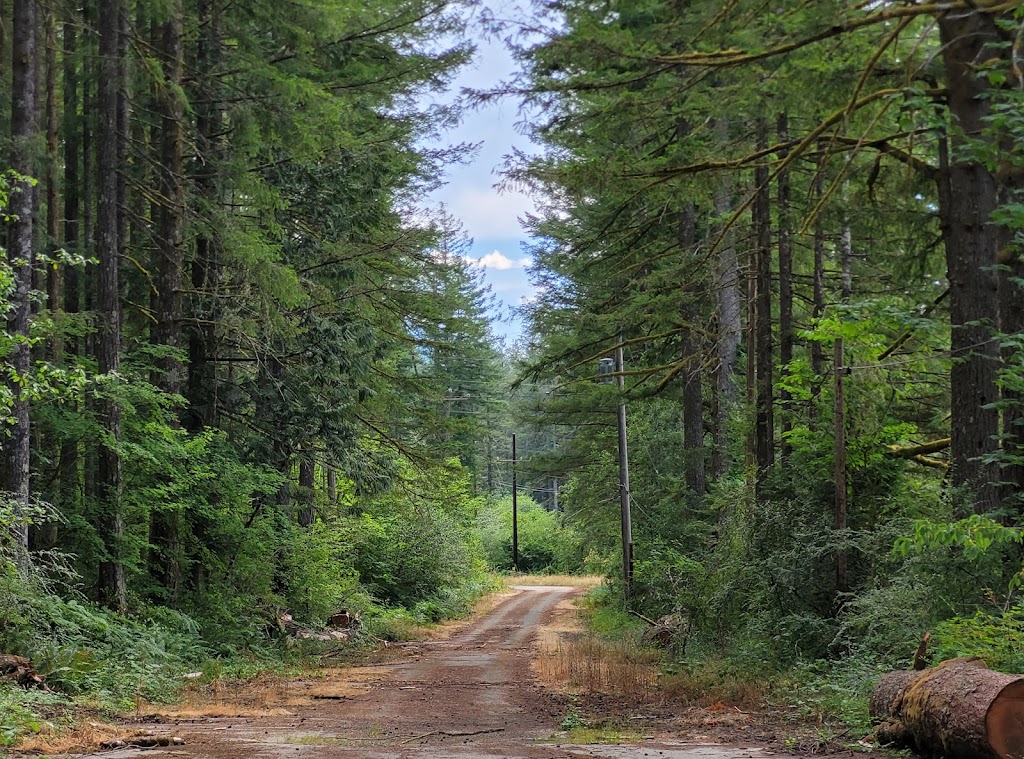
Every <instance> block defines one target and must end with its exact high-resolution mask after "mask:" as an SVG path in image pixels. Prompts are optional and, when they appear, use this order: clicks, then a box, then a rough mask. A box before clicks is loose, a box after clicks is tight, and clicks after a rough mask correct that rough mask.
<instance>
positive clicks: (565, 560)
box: [475, 496, 582, 574]
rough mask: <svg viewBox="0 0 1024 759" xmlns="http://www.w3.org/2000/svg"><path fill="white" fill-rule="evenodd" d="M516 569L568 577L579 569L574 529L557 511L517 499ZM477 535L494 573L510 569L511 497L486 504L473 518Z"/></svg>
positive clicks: (520, 498) (523, 497)
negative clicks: (517, 550) (517, 539)
mask: <svg viewBox="0 0 1024 759" xmlns="http://www.w3.org/2000/svg"><path fill="white" fill-rule="evenodd" d="M517 511H518V515H519V569H520V571H522V572H532V573H536V574H544V573H559V574H570V573H574V572H578V571H580V569H581V568H582V558H581V545H580V539H579V536H578V535H577V534H576V532H575V530H573V529H572V528H571V527H569V526H567V525H565V524H564V522H563V518H562V515H561V514H560V513H558V512H554V511H548V510H547V509H545V508H544V507H543V506H541V505H540V504H538V503H537V502H536V501H534V500H533V499H531V498H527V497H525V496H520V497H519V498H518V503H517ZM475 532H476V535H477V536H478V538H479V540H480V544H481V546H482V547H483V551H484V555H485V556H486V557H487V563H488V564H489V565H490V566H491V567H492V568H493V569H495V570H509V569H511V568H512V497H511V496H507V497H505V498H500V499H494V500H491V501H488V502H487V503H486V504H485V506H484V508H483V509H482V510H481V511H480V514H479V515H478V516H477V519H476V527H475Z"/></svg>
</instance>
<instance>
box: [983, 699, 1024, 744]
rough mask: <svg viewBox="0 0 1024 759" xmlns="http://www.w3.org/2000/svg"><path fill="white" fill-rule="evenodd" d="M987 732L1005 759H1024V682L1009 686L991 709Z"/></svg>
mask: <svg viewBox="0 0 1024 759" xmlns="http://www.w3.org/2000/svg"><path fill="white" fill-rule="evenodd" d="M985 731H986V733H987V734H988V742H989V744H990V745H991V746H992V750H993V751H995V752H996V754H998V755H999V756H1000V757H1003V759H1024V680H1017V681H1016V682H1013V683H1011V684H1010V685H1007V686H1006V687H1005V688H1003V690H1002V691H1000V693H999V695H998V696H997V697H996V699H995V701H993V703H992V706H990V707H989V710H988V716H987V717H986V719H985Z"/></svg>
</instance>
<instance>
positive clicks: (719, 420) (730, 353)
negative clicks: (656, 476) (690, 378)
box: [711, 182, 743, 478]
mask: <svg viewBox="0 0 1024 759" xmlns="http://www.w3.org/2000/svg"><path fill="white" fill-rule="evenodd" d="M731 210H732V192H731V190H730V188H729V186H728V184H726V183H724V182H723V183H722V184H721V185H720V186H719V187H718V188H717V190H716V193H715V213H716V215H717V216H718V218H719V219H722V218H725V217H727V216H728V214H729V213H730V212H731ZM715 263H716V266H715V295H716V301H717V303H716V320H717V335H716V341H715V342H716V345H715V352H716V354H717V355H716V359H717V360H716V362H715V372H714V382H715V407H714V419H713V435H714V451H713V454H712V462H711V471H712V473H713V475H714V477H715V478H718V477H722V476H723V475H724V474H725V473H726V472H727V471H728V469H729V465H730V463H731V462H730V461H729V417H730V416H731V414H732V411H733V409H735V407H736V401H737V394H738V391H737V387H736V363H737V361H738V358H739V349H740V338H741V336H742V332H743V326H742V323H741V319H742V310H741V305H740V292H739V267H738V265H737V262H736V248H735V246H734V245H733V244H732V237H731V235H730V237H729V238H728V239H726V240H725V241H724V242H723V243H722V245H721V247H720V249H719V251H718V258H717V261H716V262H715Z"/></svg>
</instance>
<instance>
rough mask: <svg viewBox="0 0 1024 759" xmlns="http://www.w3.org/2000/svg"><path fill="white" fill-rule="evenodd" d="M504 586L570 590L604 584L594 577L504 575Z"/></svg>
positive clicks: (601, 580)
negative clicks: (549, 587) (546, 587)
mask: <svg viewBox="0 0 1024 759" xmlns="http://www.w3.org/2000/svg"><path fill="white" fill-rule="evenodd" d="M502 579H503V581H504V583H505V585H506V586H515V585H528V586H552V587H570V588H594V587H597V586H598V585H600V584H601V583H602V582H604V578H603V577H597V576H596V575H505V576H504V577H503V578H502Z"/></svg>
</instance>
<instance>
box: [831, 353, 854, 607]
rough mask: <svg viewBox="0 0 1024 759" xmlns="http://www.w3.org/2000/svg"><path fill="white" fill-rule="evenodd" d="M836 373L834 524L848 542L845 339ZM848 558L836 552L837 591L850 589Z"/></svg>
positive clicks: (835, 360) (838, 536)
mask: <svg viewBox="0 0 1024 759" xmlns="http://www.w3.org/2000/svg"><path fill="white" fill-rule="evenodd" d="M832 370H833V374H834V375H835V378H834V379H835V419H834V423H835V427H834V430H833V432H834V436H835V446H834V455H835V481H836V482H835V521H834V525H833V526H834V527H835V531H836V539H837V540H839V541H845V540H846V535H845V533H846V527H847V493H846V389H845V387H844V376H845V374H846V366H845V362H844V361H843V339H842V338H841V337H837V338H836V342H835V353H834V356H833V366H832ZM847 566H848V556H847V553H846V548H845V547H843V546H840V547H838V548H837V549H836V592H838V593H846V592H848V591H849V590H850V581H849V577H848V572H847Z"/></svg>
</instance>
